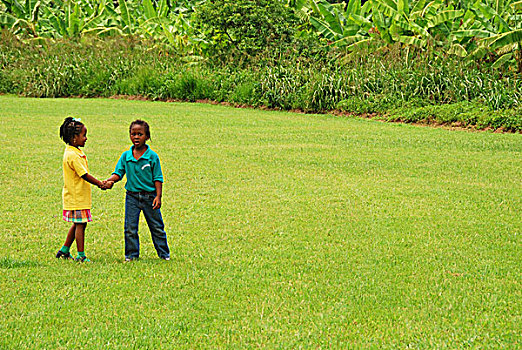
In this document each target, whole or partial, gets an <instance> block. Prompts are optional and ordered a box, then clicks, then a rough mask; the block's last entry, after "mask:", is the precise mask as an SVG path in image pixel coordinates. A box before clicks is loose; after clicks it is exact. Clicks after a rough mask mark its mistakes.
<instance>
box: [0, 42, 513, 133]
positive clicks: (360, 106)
mask: <svg viewBox="0 0 522 350" xmlns="http://www.w3.org/2000/svg"><path fill="white" fill-rule="evenodd" d="M0 49H1V50H0V52H1V54H0V67H1V69H0V93H15V94H20V95H24V96H33V97H66V96H84V97H95V96H102V97H107V96H112V95H133V96H135V95H139V96H143V97H145V98H148V99H153V100H168V99H176V100H183V101H196V100H201V99H208V100H213V101H218V102H230V103H236V104H242V105H251V106H254V107H257V106H266V107H269V108H274V109H284V110H290V109H300V110H303V111H306V112H328V111H331V110H335V109H338V110H341V111H344V112H349V113H379V114H382V115H385V117H386V118H388V119H393V120H403V121H422V120H427V119H433V120H435V121H436V122H439V123H447V122H448V120H446V119H447V118H446V116H443V117H439V114H440V113H431V117H429V118H424V117H422V113H421V112H419V111H415V110H411V109H412V108H413V109H415V108H424V109H426V108H427V109H428V110H430V111H431V110H436V109H437V108H436V107H433V106H441V105H444V106H445V107H443V108H444V109H448V108H449V109H450V110H452V112H451V113H453V114H455V115H456V116H457V117H456V119H455V118H453V119H455V120H453V121H454V122H459V123H461V124H464V125H472V126H477V127H481V128H484V127H491V128H499V127H502V128H504V129H505V130H512V131H518V130H522V117H520V115H521V113H520V111H521V107H520V101H521V98H522V81H521V79H520V77H518V76H516V75H513V74H510V72H502V71H499V70H491V69H489V68H488V67H480V66H477V65H476V64H475V63H471V62H466V61H461V60H458V59H455V58H450V57H446V56H441V55H434V54H421V53H415V54H413V55H412V53H409V54H408V56H405V54H404V53H403V52H402V50H401V47H399V46H396V47H393V48H391V49H389V50H387V51H386V52H377V53H375V52H372V51H371V50H361V51H360V52H359V53H358V54H357V55H354V54H352V55H351V56H350V57H349V59H347V60H344V61H342V60H340V59H337V60H331V61H327V60H323V61H319V62H315V61H314V60H313V59H311V58H310V57H309V58H307V59H305V60H300V61H298V62H299V64H296V63H295V62H296V61H294V60H293V58H295V57H293V55H290V56H284V57H283V56H282V57H279V58H278V59H276V60H272V61H270V60H261V59H259V60H258V62H259V64H254V63H250V64H248V65H235V64H234V62H229V64H227V65H223V64H220V65H216V64H212V62H199V63H194V62H192V63H190V64H189V63H187V57H182V56H180V55H177V54H176V52H172V51H168V50H166V49H165V48H163V47H161V46H154V45H153V44H152V43H146V42H139V41H135V40H133V39H111V40H108V41H85V42H81V43H55V44H48V46H46V47H42V46H38V45H34V44H33V45H32V44H27V43H25V44H24V43H21V42H18V41H17V40H16V39H15V38H13V37H11V36H9V35H5V34H4V35H3V37H2V39H1V41H0ZM267 62H268V64H266V63H267ZM340 62H343V64H340ZM261 63H263V64H261ZM463 103H464V104H467V105H469V106H478V108H477V109H473V108H472V109H469V110H468V111H467V113H468V114H469V113H471V115H467V116H465V117H464V116H460V114H459V113H458V111H459V110H460V109H461V107H459V106H462V104H463ZM448 105H449V106H452V107H448ZM453 105H455V106H453ZM405 108H407V109H408V110H406V111H405ZM434 108H435V109H434ZM423 111H424V110H423ZM483 111H486V112H484V113H483ZM492 113H494V114H495V118H496V119H495V120H492V119H491V118H490V116H491V115H492ZM421 117H422V118H421ZM419 118H420V119H419ZM450 119H451V118H450Z"/></svg>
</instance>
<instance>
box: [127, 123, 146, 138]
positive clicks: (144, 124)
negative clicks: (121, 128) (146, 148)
mask: <svg viewBox="0 0 522 350" xmlns="http://www.w3.org/2000/svg"><path fill="white" fill-rule="evenodd" d="M135 124H137V125H141V126H143V128H144V129H145V135H147V138H148V139H150V127H149V123H147V122H146V121H145V120H141V119H136V120H135V121H133V122H132V123H131V124H130V126H129V133H130V132H131V129H132V126H133V125H135Z"/></svg>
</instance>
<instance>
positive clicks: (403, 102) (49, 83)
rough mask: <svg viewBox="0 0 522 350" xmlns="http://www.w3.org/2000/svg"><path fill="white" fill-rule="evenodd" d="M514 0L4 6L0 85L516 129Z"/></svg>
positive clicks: (521, 16)
mask: <svg viewBox="0 0 522 350" xmlns="http://www.w3.org/2000/svg"><path fill="white" fill-rule="evenodd" d="M521 3H522V2H520V1H518V2H516V1H512V0H507V1H503V2H502V1H497V2H492V1H487V0H486V1H485V0H480V1H475V2H471V1H459V2H456V1H449V2H448V1H441V0H435V1H432V2H426V1H423V0H418V1H412V2H408V1H407V0H398V1H394V0H370V1H367V2H364V4H361V1H360V0H351V1H349V2H342V3H338V4H331V3H329V2H327V1H324V0H321V1H315V0H301V1H299V0H298V1H268V0H258V1H252V0H240V1H234V2H229V1H223V0H215V1H204V0H200V1H189V0H184V1H166V0H160V1H153V0H144V1H123V0H120V1H112V2H108V1H89V0H83V1H25V2H24V1H15V0H4V1H3V5H0V6H3V7H2V13H1V14H0V23H1V24H2V25H3V27H4V28H5V30H4V33H3V36H2V40H1V43H0V45H1V53H0V68H1V69H0V92H3V93H17V94H22V95H27V96H40V97H55V96H111V95H115V94H120V95H140V96H143V97H146V98H150V99H161V100H167V99H179V100H190V101H194V100H199V99H208V100H213V101H218V102H223V101H226V102H230V103H234V104H243V105H251V106H266V107H269V108H280V109H300V110H303V111H307V112H325V111H331V110H340V111H343V112H348V113H357V114H367V115H373V114H374V113H378V114H379V115H380V116H381V118H385V119H391V120H402V121H409V122H416V121H422V122H436V123H444V124H447V123H457V124H458V125H471V126H475V127H479V128H494V129H497V128H502V129H504V130H511V131H518V130H521V129H522V118H521V117H520V114H521V113H520V109H521V107H520V102H519V101H520V98H521V96H522V89H521V80H520V71H521V70H522V55H521V42H522V6H521Z"/></svg>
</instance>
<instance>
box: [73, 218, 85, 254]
mask: <svg viewBox="0 0 522 350" xmlns="http://www.w3.org/2000/svg"><path fill="white" fill-rule="evenodd" d="M86 226H87V223H81V224H80V223H77V224H76V230H75V236H76V249H77V250H78V251H79V252H84V250H83V249H84V242H85V227H86Z"/></svg>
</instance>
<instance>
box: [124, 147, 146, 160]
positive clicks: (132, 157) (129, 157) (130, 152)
mask: <svg viewBox="0 0 522 350" xmlns="http://www.w3.org/2000/svg"><path fill="white" fill-rule="evenodd" d="M145 147H147V150H146V151H145V153H143V155H142V156H141V157H140V159H149V160H150V152H151V151H150V147H149V145H147V144H145ZM133 149H134V145H132V146H131V148H130V149H129V153H127V161H129V160H131V161H132V160H133V161H135V162H137V161H138V160H137V159H136V158H134V156H133V155H132V150H133Z"/></svg>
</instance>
